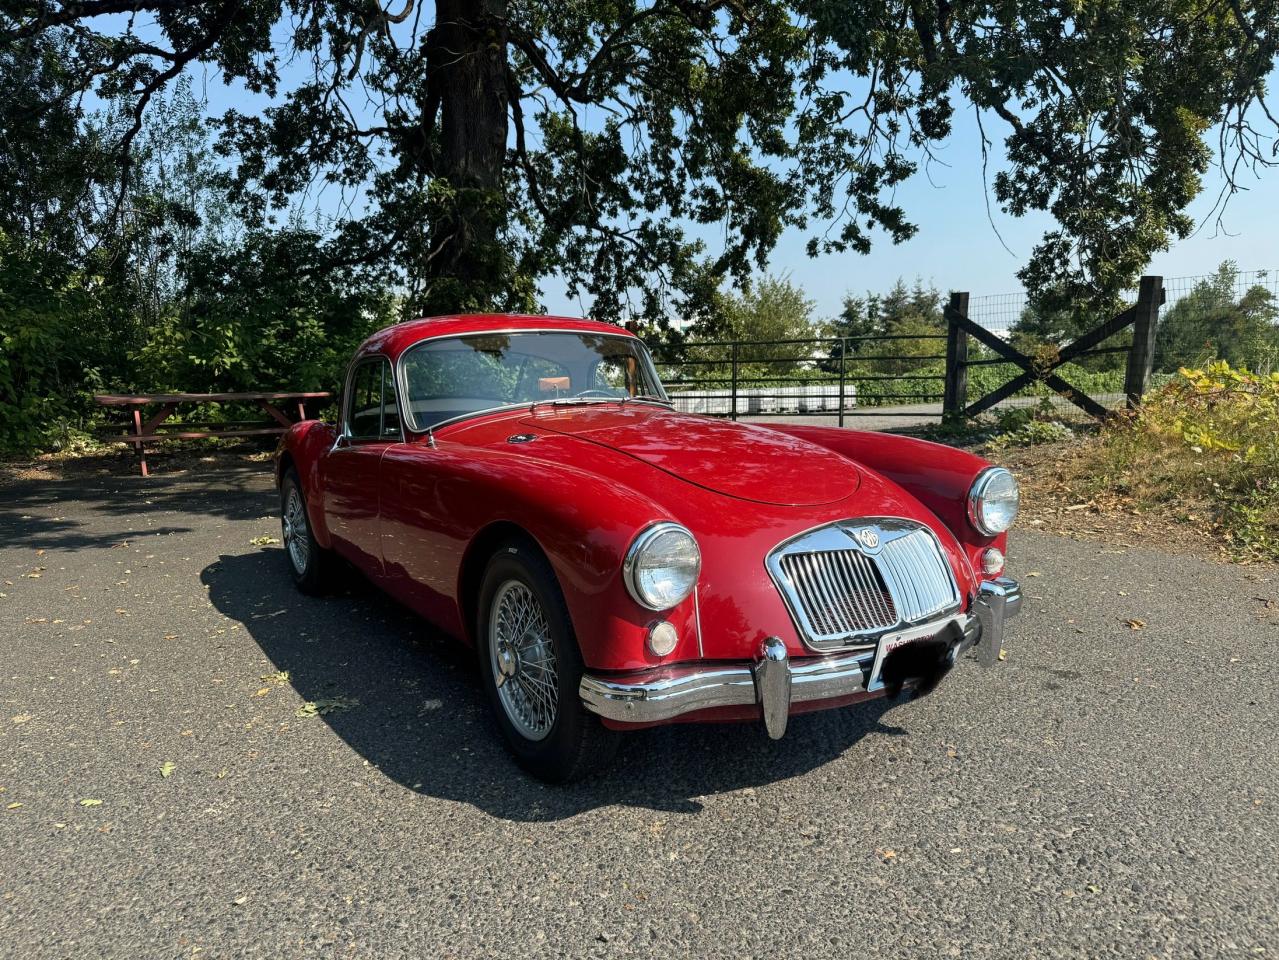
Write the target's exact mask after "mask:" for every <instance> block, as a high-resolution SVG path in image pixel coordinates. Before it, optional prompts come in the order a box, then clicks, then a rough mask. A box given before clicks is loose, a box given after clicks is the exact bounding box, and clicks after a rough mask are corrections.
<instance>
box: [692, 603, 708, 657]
mask: <svg viewBox="0 0 1279 960" xmlns="http://www.w3.org/2000/svg"><path fill="white" fill-rule="evenodd" d="M693 623H694V626H696V627H697V655H698V656H699V657H704V656H706V651H705V650H703V649H702V603H701V601H700V600H699V599H698V597H697V587H696V586H694V587H693Z"/></svg>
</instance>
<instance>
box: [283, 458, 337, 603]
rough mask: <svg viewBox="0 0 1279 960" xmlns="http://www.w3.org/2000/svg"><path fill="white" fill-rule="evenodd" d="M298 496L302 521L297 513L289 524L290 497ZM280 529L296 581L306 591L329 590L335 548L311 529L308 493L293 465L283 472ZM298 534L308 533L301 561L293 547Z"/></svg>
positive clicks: (287, 559) (286, 558) (286, 559)
mask: <svg viewBox="0 0 1279 960" xmlns="http://www.w3.org/2000/svg"><path fill="white" fill-rule="evenodd" d="M295 495H296V496H297V500H298V503H299V504H300V505H301V511H300V521H301V522H300V523H299V522H298V519H299V517H298V515H297V514H295V515H294V517H293V520H292V525H291V524H290V498H292V497H293V496H295ZM280 531H281V540H282V541H283V543H284V560H285V563H287V564H288V567H289V573H291V574H292V575H293V582H294V583H295V584H296V585H297V588H298V589H299V590H301V591H302V592H303V593H309V594H312V595H319V594H323V593H327V592H328V591H329V589H330V587H331V586H332V582H333V577H332V574H333V566H334V563H335V557H334V555H333V551H331V550H325V549H324V548H323V547H321V546H320V545H319V543H317V542H316V539H315V532H314V531H313V530H312V529H311V518H310V516H309V514H308V512H307V506H306V494H304V493H303V492H302V484H301V483H299V482H298V475H297V471H296V470H294V469H293V468H292V467H289V469H288V470H286V471H285V473H284V479H283V480H282V481H281V483H280ZM299 536H305V538H306V540H305V543H306V550H305V561H304V562H301V561H300V554H299V552H298V551H297V550H296V549H295V548H294V542H295V540H296V539H297V538H298V537H299Z"/></svg>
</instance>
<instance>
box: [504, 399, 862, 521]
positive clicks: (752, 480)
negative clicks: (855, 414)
mask: <svg viewBox="0 0 1279 960" xmlns="http://www.w3.org/2000/svg"><path fill="white" fill-rule="evenodd" d="M521 422H522V424H523V425H524V426H525V427H527V428H528V429H529V430H530V431H532V432H548V433H557V434H560V435H562V436H567V437H573V438H575V439H577V440H581V441H583V442H586V443H592V444H596V445H598V446H601V447H606V448H608V449H609V450H615V451H617V452H618V453H622V454H625V455H626V456H629V457H634V458H635V459H636V460H640V461H642V462H644V463H647V464H649V465H650V466H652V467H656V468H657V469H658V470H662V471H665V472H666V473H668V474H670V475H672V476H674V477H678V478H679V479H681V480H684V481H686V482H688V483H692V484H696V485H697V486H699V487H702V488H703V489H705V490H710V491H713V492H715V493H719V494H722V495H724V496H728V497H734V498H736V499H739V500H749V501H752V502H755V503H768V504H775V505H778V506H816V505H818V504H823V503H833V502H835V501H837V500H842V499H844V498H845V497H848V496H850V495H852V494H853V492H854V491H856V490H857V486H858V484H859V482H860V479H861V478H860V475H859V473H858V470H857V467H856V466H855V465H854V464H853V463H852V462H851V461H849V460H846V459H845V458H844V457H841V456H839V455H838V454H835V453H832V452H831V451H829V450H827V449H825V448H824V447H819V446H817V445H815V444H812V443H809V442H808V441H806V440H800V439H798V438H796V437H791V436H787V435H786V434H782V433H778V432H776V431H773V430H768V429H764V428H760V427H753V426H751V425H750V424H744V423H733V422H731V421H725V420H714V419H711V418H709V417H700V416H695V415H693V414H687V413H677V412H675V411H672V410H667V409H665V408H662V407H655V406H652V405H647V404H635V405H633V406H631V405H627V406H613V405H611V404H609V405H604V404H600V405H592V406H586V407H567V408H558V409H548V410H546V411H545V412H544V411H543V410H540V409H539V410H537V411H535V412H533V413H532V414H530V415H529V416H527V417H525V418H524V419H523V420H522V421H521Z"/></svg>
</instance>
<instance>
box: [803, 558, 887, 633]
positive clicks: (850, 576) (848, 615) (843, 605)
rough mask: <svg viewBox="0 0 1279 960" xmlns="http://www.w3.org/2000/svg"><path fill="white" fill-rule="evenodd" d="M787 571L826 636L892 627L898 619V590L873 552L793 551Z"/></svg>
mask: <svg viewBox="0 0 1279 960" xmlns="http://www.w3.org/2000/svg"><path fill="white" fill-rule="evenodd" d="M781 566H782V572H783V573H784V574H786V577H787V579H789V580H790V582H791V584H792V585H793V586H794V588H795V591H796V593H797V594H798V595H799V598H800V602H801V603H802V604H803V607H804V612H805V613H807V615H808V619H809V622H810V623H811V624H812V625H813V628H814V629H815V630H816V631H817V632H818V633H819V634H821V635H822V636H824V637H831V636H839V635H841V634H853V633H867V632H869V631H872V630H887V629H888V628H889V627H891V626H893V625H894V624H895V623H896V622H897V607H896V605H895V604H894V603H893V597H892V594H890V593H889V592H888V587H887V586H886V585H885V583H884V578H883V577H881V576H880V574H879V571H878V570H877V569H876V568H875V564H873V563H872V562H871V561H870V559H869V558H868V557H866V556H865V555H864V554H861V553H858V552H857V551H856V550H825V551H822V552H821V553H792V554H788V555H787V556H784V557H782V560H781Z"/></svg>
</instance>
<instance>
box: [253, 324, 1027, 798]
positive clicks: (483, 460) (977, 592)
mask: <svg viewBox="0 0 1279 960" xmlns="http://www.w3.org/2000/svg"><path fill="white" fill-rule="evenodd" d="M277 481H278V483H279V488H280V499H281V506H282V518H283V527H284V544H285V548H286V549H285V554H286V556H287V557H288V561H289V564H290V568H291V570H292V573H293V577H294V579H295V580H296V581H297V584H298V586H299V587H301V588H302V589H303V590H304V591H307V592H312V591H317V590H320V589H322V588H323V586H324V585H325V583H326V581H327V580H328V579H329V577H330V575H331V574H332V573H333V572H334V570H335V564H334V560H335V559H336V558H337V557H338V556H340V557H342V558H344V559H345V560H346V561H349V562H350V563H351V564H353V565H354V566H355V567H357V568H358V569H359V570H360V571H361V572H362V573H363V574H365V575H366V576H367V577H369V578H370V579H371V580H373V581H374V582H376V583H377V584H379V585H380V586H381V587H382V588H383V589H385V590H386V591H387V592H388V593H390V594H392V595H393V596H395V597H396V598H398V599H399V600H400V601H402V602H403V603H405V604H407V605H408V606H409V607H411V608H412V609H414V610H415V611H417V612H419V613H420V614H421V615H422V616H423V617H426V618H427V619H428V620H430V621H432V622H433V623H435V624H437V625H438V626H439V627H440V628H441V629H443V630H444V631H446V632H447V633H449V634H451V635H453V636H455V637H457V638H458V639H459V640H460V641H462V642H464V643H468V644H471V645H472V646H474V648H475V649H476V651H477V654H478V659H479V665H480V676H481V678H482V683H483V685H484V688H485V690H486V691H487V694H488V697H489V700H490V701H491V702H492V705H493V708H494V714H495V716H496V718H497V723H498V725H499V726H500V727H501V729H502V732H503V734H504V735H505V739H506V741H507V743H508V744H509V746H510V749H511V751H512V753H514V755H515V757H516V759H517V760H518V761H519V762H520V763H521V764H522V765H523V766H524V767H525V768H526V769H527V770H529V771H530V772H531V773H533V774H534V775H536V776H538V777H541V778H544V779H546V780H551V781H565V780H570V779H573V778H575V777H578V776H581V775H583V774H585V773H587V772H589V771H591V770H593V769H595V768H597V767H598V766H599V765H601V764H602V763H603V762H605V761H606V760H607V759H608V757H609V756H610V753H611V751H612V750H613V749H614V748H615V746H616V740H617V738H618V736H619V733H620V731H625V730H632V729H636V728H640V727H645V726H651V725H653V724H660V723H671V722H675V721H680V722H683V721H722V720H760V719H762V720H763V723H764V725H765V727H766V729H767V731H768V733H769V735H770V736H773V737H781V736H782V735H783V733H784V732H785V730H786V723H787V718H788V717H789V716H790V715H792V714H795V713H801V712H804V711H808V710H821V709H826V708H831V707H841V706H844V705H846V704H850V703H854V702H856V701H859V700H864V699H868V698H872V697H879V696H885V695H892V696H895V695H898V694H900V693H901V692H902V691H903V690H907V691H911V692H913V693H914V694H916V695H918V694H919V693H922V692H927V691H928V690H931V689H932V688H933V687H934V686H935V685H936V684H937V682H938V681H939V680H940V679H941V677H942V676H943V675H944V674H945V673H946V672H947V671H948V670H949V669H950V667H951V666H952V665H953V664H954V663H955V661H956V659H957V657H958V656H959V655H960V654H961V653H963V652H964V651H965V650H967V649H969V648H971V647H977V648H978V654H979V657H980V658H981V659H983V660H985V661H987V662H989V661H991V660H994V659H995V658H996V657H997V656H998V654H999V651H1000V648H1001V646H1002V641H1003V634H1004V623H1005V621H1006V620H1007V619H1008V618H1009V617H1012V616H1014V615H1016V614H1017V613H1018V611H1019V609H1020V606H1021V593H1020V590H1019V589H1018V585H1017V583H1016V582H1015V581H1014V580H1011V579H1009V578H1007V577H1005V576H1003V575H1002V574H1003V567H1004V546H1005V531H1007V529H1008V528H1009V526H1010V525H1011V524H1012V522H1013V519H1014V517H1015V516H1016V514H1017V505H1018V492H1017V483H1016V481H1015V480H1014V479H1013V477H1012V475H1011V474H1010V473H1009V472H1008V471H1007V470H1004V469H1002V468H1000V467H992V466H991V465H989V464H988V463H986V462H985V461H983V460H981V459H980V458H978V457H976V456H974V455H972V454H970V453H964V452H962V451H959V450H954V449H951V448H949V447H944V446H939V445H937V444H932V443H927V442H924V441H921V440H915V439H910V438H906V437H899V436H892V435H888V434H881V433H861V432H858V431H853V430H843V429H832V428H823V427H814V426H791V425H779V426H775V427H765V426H757V425H753V424H750V425H748V424H741V423H731V422H726V421H723V420H717V419H712V418H709V417H704V416H697V415H693V414H686V413H680V412H677V411H676V410H674V409H672V404H671V402H670V400H669V399H668V397H667V395H666V393H665V391H664V390H663V388H662V384H661V383H660V382H659V380H658V377H657V373H656V371H655V369H654V366H653V362H652V360H651V359H650V357H649V354H648V351H647V350H646V349H645V347H644V344H643V343H642V342H641V341H640V340H639V339H637V338H636V337H635V336H633V335H631V334H630V333H628V332H626V331H625V330H622V329H619V328H618V327H615V326H611V325H608V324H603V323H595V322H592V321H587V320H573V319H563V318H558V317H533V316H505V315H501V316H488V315H486V316H455V317H439V318H435V319H429V320H418V321H414V322H412V323H404V324H400V325H398V326H394V327H390V328H388V329H386V330H383V331H381V332H380V333H377V334H374V335H373V336H372V337H370V338H369V339H368V340H367V341H366V342H365V343H364V344H363V345H362V346H361V347H360V348H359V350H357V351H356V354H355V357H354V359H353V360H352V362H351V366H350V369H349V371H348V372H347V377H346V385H345V390H344V393H343V398H342V407H341V422H340V423H339V424H338V425H337V426H336V427H334V426H331V425H328V424H325V423H321V422H318V421H307V422H304V423H299V424H297V425H295V426H294V427H293V428H292V429H291V430H290V431H289V433H288V434H287V435H286V436H285V437H284V440H283V441H282V443H281V446H280V449H279V451H278V454H277Z"/></svg>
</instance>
